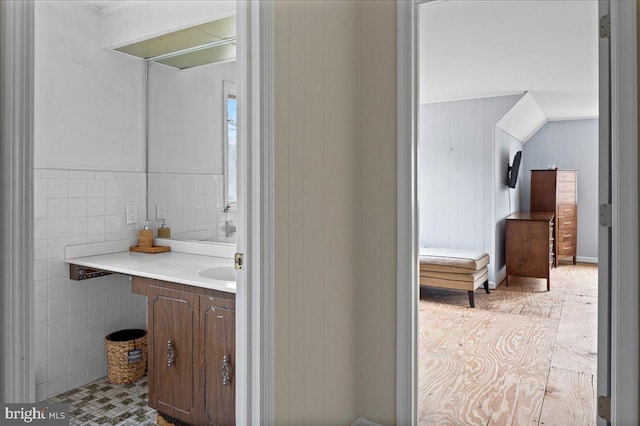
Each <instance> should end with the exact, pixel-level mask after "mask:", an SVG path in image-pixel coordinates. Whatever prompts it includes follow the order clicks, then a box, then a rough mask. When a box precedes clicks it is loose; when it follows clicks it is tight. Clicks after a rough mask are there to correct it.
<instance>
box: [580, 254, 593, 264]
mask: <svg viewBox="0 0 640 426" xmlns="http://www.w3.org/2000/svg"><path fill="white" fill-rule="evenodd" d="M576 262H580V263H595V264H598V258H597V257H585V256H576Z"/></svg>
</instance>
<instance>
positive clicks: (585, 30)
mask: <svg viewBox="0 0 640 426" xmlns="http://www.w3.org/2000/svg"><path fill="white" fill-rule="evenodd" d="M598 37H599V35H598V2H597V1H592V0H588V1H581V0H569V1H560V0H557V1H556V0H553V1H547V0H529V1H528V0H500V1H486V0H476V1H469V0H449V1H436V2H432V3H425V4H423V5H422V6H420V10H419V43H420V102H421V103H428V102H438V101H445V100H454V99H468V98H482V97H489V96H497V95H505V94H514V93H524V92H529V93H530V94H531V95H532V96H533V97H534V98H535V100H536V102H537V104H538V106H539V107H540V110H541V111H542V113H543V114H544V116H545V117H546V119H548V120H561V119H576V118H592V117H597V116H598Z"/></svg>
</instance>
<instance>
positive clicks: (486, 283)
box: [484, 280, 489, 294]
mask: <svg viewBox="0 0 640 426" xmlns="http://www.w3.org/2000/svg"><path fill="white" fill-rule="evenodd" d="M484 292H485V293H487V294H489V280H487V281H485V282H484Z"/></svg>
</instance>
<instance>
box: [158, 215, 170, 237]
mask: <svg viewBox="0 0 640 426" xmlns="http://www.w3.org/2000/svg"><path fill="white" fill-rule="evenodd" d="M158 238H171V228H169V227H165V226H164V219H162V224H161V225H160V228H158Z"/></svg>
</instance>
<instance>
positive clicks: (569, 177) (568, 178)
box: [557, 171, 576, 188]
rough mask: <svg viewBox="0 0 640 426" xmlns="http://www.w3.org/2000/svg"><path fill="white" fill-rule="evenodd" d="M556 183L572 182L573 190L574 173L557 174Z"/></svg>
mask: <svg viewBox="0 0 640 426" xmlns="http://www.w3.org/2000/svg"><path fill="white" fill-rule="evenodd" d="M557 176H558V182H573V183H574V188H575V182H576V172H566V171H565V172H560V171H559V172H558V175H557Z"/></svg>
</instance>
